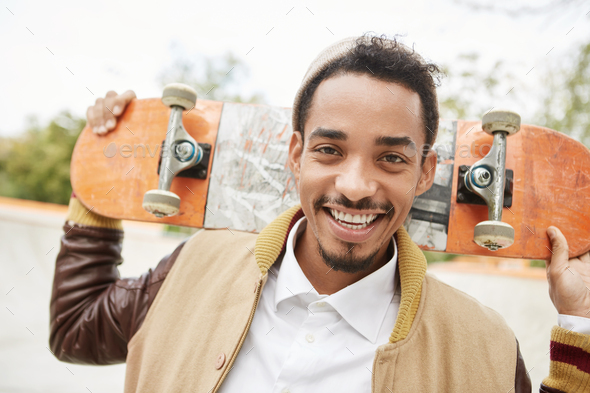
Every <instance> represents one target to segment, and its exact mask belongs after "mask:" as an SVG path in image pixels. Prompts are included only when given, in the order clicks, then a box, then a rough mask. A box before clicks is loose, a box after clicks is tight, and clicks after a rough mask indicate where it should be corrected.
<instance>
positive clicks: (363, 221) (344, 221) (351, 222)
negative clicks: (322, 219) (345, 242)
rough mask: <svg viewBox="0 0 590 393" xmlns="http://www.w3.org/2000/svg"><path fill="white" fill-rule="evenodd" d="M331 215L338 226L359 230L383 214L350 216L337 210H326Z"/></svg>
mask: <svg viewBox="0 0 590 393" xmlns="http://www.w3.org/2000/svg"><path fill="white" fill-rule="evenodd" d="M326 210H327V211H328V212H329V213H330V215H331V216H332V217H333V218H334V220H335V221H336V222H338V224H340V225H342V226H343V227H345V228H349V229H353V230H358V229H363V228H366V227H367V226H369V225H370V224H372V223H373V222H374V221H375V220H377V218H379V216H381V214H354V215H353V214H350V213H344V212H341V211H339V210H336V209H331V208H326Z"/></svg>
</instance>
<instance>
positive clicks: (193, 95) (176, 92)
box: [162, 83, 197, 109]
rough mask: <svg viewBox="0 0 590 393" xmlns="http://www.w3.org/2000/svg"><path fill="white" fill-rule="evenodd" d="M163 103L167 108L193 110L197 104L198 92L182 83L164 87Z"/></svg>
mask: <svg viewBox="0 0 590 393" xmlns="http://www.w3.org/2000/svg"><path fill="white" fill-rule="evenodd" d="M162 102H163V103H164V105H166V106H170V107H171V106H173V105H176V106H180V107H182V108H184V109H191V108H193V107H194V106H195V105H196V103H197V92H196V91H195V89H193V88H192V87H190V86H187V85H185V84H182V83H170V84H167V85H166V86H165V87H164V92H163V93H162Z"/></svg>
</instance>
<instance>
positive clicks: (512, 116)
mask: <svg viewBox="0 0 590 393" xmlns="http://www.w3.org/2000/svg"><path fill="white" fill-rule="evenodd" d="M481 127H482V129H483V130H484V131H485V132H487V133H488V134H490V135H491V134H492V133H493V132H494V131H506V132H507V133H508V135H512V134H516V133H517V132H518V130H520V115H519V114H518V113H516V112H512V111H508V110H499V109H496V110H492V111H489V112H488V113H486V114H485V115H483V118H482V119H481Z"/></svg>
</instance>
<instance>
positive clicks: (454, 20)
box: [0, 0, 590, 136]
mask: <svg viewBox="0 0 590 393" xmlns="http://www.w3.org/2000/svg"><path fill="white" fill-rule="evenodd" d="M478 1H480V0H473V3H476V4H477V2H478ZM0 3H1V4H2V7H1V9H0V54H1V61H0V71H1V72H0V92H1V94H0V118H1V119H2V121H1V122H0V136H7V135H15V134H17V133H19V132H22V130H23V129H24V127H25V124H26V123H25V119H26V117H27V116H28V115H37V116H38V117H39V118H40V119H41V120H42V121H45V120H47V119H49V118H51V117H52V116H54V115H56V114H57V113H58V112H59V111H61V110H64V109H68V110H70V111H72V112H73V113H74V114H77V115H83V114H85V111H86V107H87V106H89V105H91V104H92V103H93V102H94V100H95V99H96V98H97V97H98V96H102V95H104V94H105V93H106V92H107V91H108V90H111V89H114V90H116V91H118V92H122V91H124V90H126V89H133V90H135V91H136V93H137V95H138V97H139V98H147V97H158V96H160V94H161V87H160V85H159V83H158V79H157V78H158V75H159V74H160V73H161V72H162V70H163V69H164V68H165V67H166V66H169V65H170V64H171V62H172V58H173V56H174V55H175V53H176V54H178V53H179V52H181V54H182V53H184V54H189V55H190V54H199V55H202V56H218V55H222V54H224V53H226V52H228V51H231V52H233V53H234V54H235V55H237V56H238V57H239V58H240V59H241V60H243V62H244V64H245V66H246V67H247V68H248V69H249V76H248V78H246V80H245V81H244V83H243V84H242V91H243V92H244V93H245V94H251V93H254V92H261V93H263V94H264V96H265V98H266V101H267V102H268V103H269V104H273V105H281V106H291V104H292V99H293V96H294V94H295V91H296V90H297V87H298V85H299V82H300V81H301V78H302V77H303V74H304V73H305V71H306V69H307V67H308V65H309V63H310V62H311V60H313V58H314V57H315V56H316V55H317V53H318V52H319V51H320V50H321V49H322V48H324V47H326V46H327V45H329V44H331V43H332V42H334V41H336V40H339V39H341V38H344V37H348V36H351V35H359V34H362V33H364V32H367V31H374V32H377V33H386V34H402V35H403V36H404V38H403V41H404V42H405V43H407V44H410V45H414V47H415V49H416V50H417V51H418V52H419V53H421V54H422V55H423V56H425V57H427V58H429V59H431V60H433V61H435V62H437V63H444V64H451V65H452V62H453V61H454V59H456V56H457V55H458V54H459V53H468V52H479V53H480V54H481V55H482V57H483V61H484V62H485V63H489V64H491V63H493V62H494V61H496V60H499V59H502V60H504V61H506V62H507V63H508V65H509V67H510V68H511V71H512V72H513V73H514V74H516V75H521V77H522V79H523V82H526V83H532V84H534V83H536V82H535V81H536V79H535V78H537V77H538V76H539V72H540V71H538V70H542V69H544V67H545V68H546V67H547V64H549V63H548V59H549V58H552V59H553V60H554V61H555V59H557V58H559V56H560V55H562V54H564V53H568V51H569V53H571V52H572V51H573V50H575V48H576V46H577V45H579V44H580V43H581V42H582V41H583V40H587V39H588V37H589V35H590V28H589V26H590V15H589V14H588V12H589V11H590V1H586V2H585V3H584V2H578V3H576V4H574V6H570V7H567V8H559V7H557V8H555V9H553V10H552V11H551V12H550V13H549V14H543V15H540V16H539V15H531V14H528V13H526V12H520V13H519V15H517V16H516V17H510V16H509V15H508V14H506V13H497V12H491V11H477V10H474V9H473V8H472V7H469V6H466V5H465V4H462V3H458V2H456V1H452V0H442V1H432V2H428V1H420V0H418V1H408V0H404V1H397V0H386V1H368V0H364V1H359V0H355V1H315V2H311V1H310V2H300V1H258V0H248V1H236V0H226V1H212V0H208V1H194V0H193V1H167V2H161V1H100V2H99V1H92V2H88V1H80V0H78V1H73V0H54V1H51V2H48V1H22V0H18V1H17V0H7V1H6V0H1V1H0ZM481 3H482V4H485V3H484V2H483V1H481ZM529 3H530V4H535V3H534V2H529ZM495 4H500V5H502V4H504V5H505V6H506V7H514V5H515V4H518V2H515V1H505V2H500V3H497V2H496V3H495ZM526 4H527V3H526V2H525V3H523V5H526ZM552 48H553V49H552ZM548 51H550V52H549V54H547V52H548ZM532 67H535V68H534V69H532ZM531 69H532V71H531ZM537 99H538V97H536V96H534V95H533V96H531V97H530V101H531V102H532V103H534V102H535V100H537ZM516 109H518V108H516ZM526 110H528V109H525V111H526ZM524 122H526V121H524Z"/></svg>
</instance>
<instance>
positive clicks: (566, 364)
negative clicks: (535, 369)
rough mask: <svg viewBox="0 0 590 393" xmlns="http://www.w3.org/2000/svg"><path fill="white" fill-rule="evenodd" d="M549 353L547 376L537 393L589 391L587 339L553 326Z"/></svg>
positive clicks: (589, 367)
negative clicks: (549, 360)
mask: <svg viewBox="0 0 590 393" xmlns="http://www.w3.org/2000/svg"><path fill="white" fill-rule="evenodd" d="M550 352H551V364H550V367H549V376H548V377H547V378H545V379H544V380H543V384H542V385H541V391H547V392H567V393H570V392H571V393H573V392H588V391H590V335H588V334H581V333H576V332H573V331H571V330H566V329H563V328H561V327H559V326H554V327H553V330H551V349H550ZM543 388H545V390H543Z"/></svg>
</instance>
